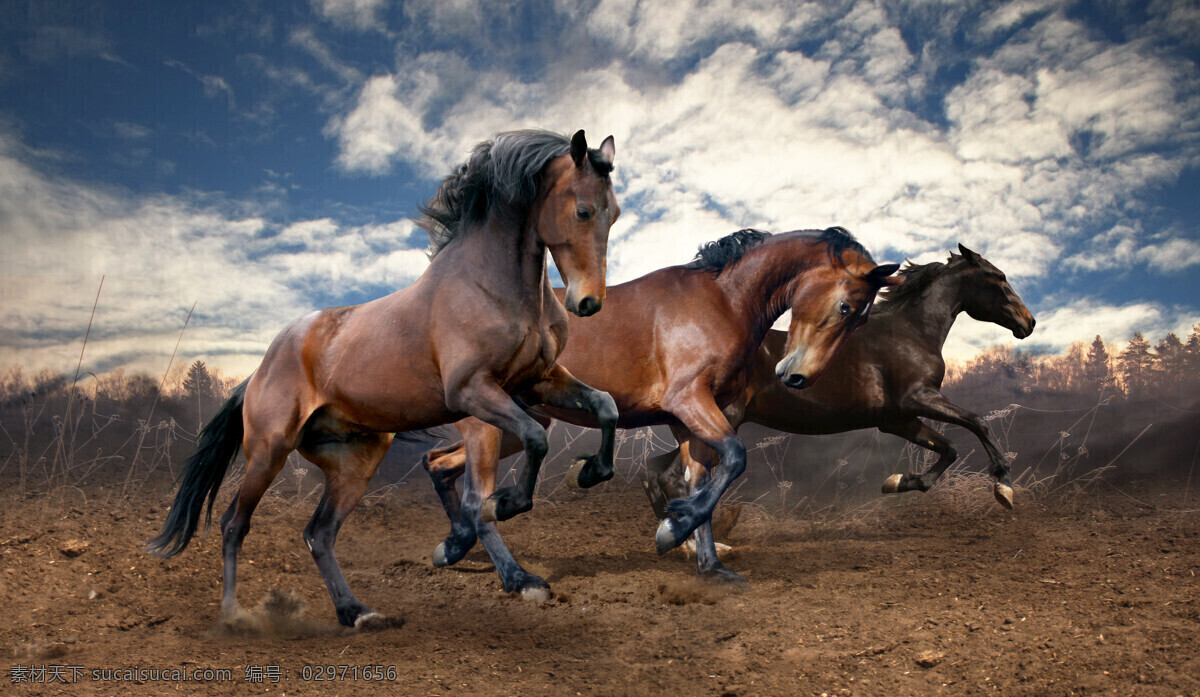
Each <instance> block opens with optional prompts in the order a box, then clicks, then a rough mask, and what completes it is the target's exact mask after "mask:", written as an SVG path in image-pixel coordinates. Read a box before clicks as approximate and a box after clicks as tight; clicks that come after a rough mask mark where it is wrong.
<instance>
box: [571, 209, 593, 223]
mask: <svg viewBox="0 0 1200 697" xmlns="http://www.w3.org/2000/svg"><path fill="white" fill-rule="evenodd" d="M575 217H576V218H579V219H580V220H591V219H592V211H591V210H590V209H588V208H587V207H586V206H578V207H576V208H575Z"/></svg>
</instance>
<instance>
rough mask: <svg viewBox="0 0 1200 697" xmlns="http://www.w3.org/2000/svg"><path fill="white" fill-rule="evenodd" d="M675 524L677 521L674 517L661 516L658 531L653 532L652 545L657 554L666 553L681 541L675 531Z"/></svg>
mask: <svg viewBox="0 0 1200 697" xmlns="http://www.w3.org/2000/svg"><path fill="white" fill-rule="evenodd" d="M676 525H678V523H677V522H676V521H675V519H674V518H663V520H662V522H661V523H659V524H658V531H657V532H655V533H654V546H655V548H656V549H657V550H658V553H659V554H666V553H667V552H670V551H671V550H673V549H675V548H676V547H678V546H679V545H680V544H681V543H682V542H683V540H681V539H680V538H679V535H677V534H676V532H675V526H676Z"/></svg>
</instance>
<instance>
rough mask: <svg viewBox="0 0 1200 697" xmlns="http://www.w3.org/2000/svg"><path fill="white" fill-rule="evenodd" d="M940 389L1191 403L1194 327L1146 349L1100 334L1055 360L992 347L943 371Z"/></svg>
mask: <svg viewBox="0 0 1200 697" xmlns="http://www.w3.org/2000/svg"><path fill="white" fill-rule="evenodd" d="M945 385H946V387H947V389H950V390H953V391H955V392H959V393H966V394H973V395H981V394H989V393H996V392H1010V393H1016V394H1034V393H1059V394H1087V395H1095V394H1097V393H1103V394H1109V395H1118V396H1121V397H1124V398H1126V399H1130V400H1140V399H1155V400H1164V401H1168V402H1171V403H1176V404H1185V403H1191V402H1194V401H1196V399H1197V395H1198V390H1200V323H1197V324H1196V325H1195V326H1193V327H1192V331H1191V333H1190V334H1188V337H1187V340H1186V341H1183V340H1181V339H1180V338H1179V336H1177V335H1176V334H1175V333H1173V332H1172V333H1169V334H1167V335H1166V336H1164V337H1162V338H1161V339H1159V341H1158V343H1156V344H1154V345H1153V346H1151V343H1150V341H1149V340H1147V339H1146V337H1144V336H1143V335H1142V334H1141V332H1137V333H1135V334H1134V335H1133V337H1132V338H1131V339H1130V340H1129V343H1128V344H1127V345H1126V346H1125V348H1124V349H1121V350H1119V351H1118V350H1116V348H1115V347H1114V346H1113V345H1112V344H1108V343H1106V342H1105V341H1104V338H1103V337H1101V336H1100V335H1097V336H1096V338H1095V339H1093V340H1092V342H1091V343H1090V344H1088V343H1086V342H1082V341H1079V342H1075V343H1073V344H1071V346H1070V347H1068V348H1067V350H1066V351H1065V352H1064V353H1062V354H1057V355H1055V354H1047V355H1032V354H1030V353H1028V352H1024V351H1020V350H1016V349H1014V348H1013V347H1010V346H995V347H992V348H990V349H987V350H985V351H983V352H981V353H979V354H978V355H977V356H975V357H974V358H973V359H971V360H969V361H966V362H963V363H959V364H951V365H950V366H948V369H947V375H946V381H945ZM997 396H999V395H997Z"/></svg>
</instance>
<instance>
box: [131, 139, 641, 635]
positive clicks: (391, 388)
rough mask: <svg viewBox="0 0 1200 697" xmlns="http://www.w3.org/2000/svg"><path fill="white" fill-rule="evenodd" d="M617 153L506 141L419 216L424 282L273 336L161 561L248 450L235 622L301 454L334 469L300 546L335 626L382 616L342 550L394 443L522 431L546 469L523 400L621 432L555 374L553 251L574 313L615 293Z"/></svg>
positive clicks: (231, 607) (179, 546)
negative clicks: (465, 428)
mask: <svg viewBox="0 0 1200 697" xmlns="http://www.w3.org/2000/svg"><path fill="white" fill-rule="evenodd" d="M613 155H614V146H613V140H612V138H611V137H609V138H608V139H606V140H605V141H604V142H603V143H602V144H601V146H600V147H599V149H595V150H589V149H588V146H587V142H586V140H585V139H584V135H583V131H579V132H578V133H576V134H575V136H574V137H573V138H571V139H570V140H568V139H567V138H566V137H564V136H561V135H558V134H554V133H548V132H545V131H519V132H513V133H505V134H501V135H499V136H497V137H496V139H495V141H494V142H485V143H482V144H480V145H478V146H476V148H475V149H474V151H473V152H472V154H471V157H470V159H469V161H468V162H467V163H466V164H464V165H462V166H460V167H459V168H458V169H457V170H456V171H455V173H454V174H452V175H450V176H449V177H447V178H446V179H445V181H443V182H442V185H441V187H440V188H439V189H438V193H437V195H436V196H435V197H434V198H433V199H432V200H431V201H430V203H429V205H428V206H427V207H426V208H424V209H423V212H424V213H425V217H424V218H423V220H422V221H421V224H422V226H423V227H424V228H425V229H426V230H427V231H428V232H429V235H430V240H431V244H430V250H431V261H430V264H429V268H428V269H426V271H425V273H424V274H422V275H421V277H420V278H418V279H417V280H416V281H415V282H414V283H413V284H412V285H410V286H408V287H407V288H404V289H403V290H400V291H398V292H396V293H393V294H392V295H389V296H387V297H384V298H380V299H378V300H373V301H371V302H368V303H365V304H362V305H357V306H353V307H339V308H333V309H328V310H321V311H319V312H313V313H311V314H309V315H307V316H305V317H302V318H300V319H299V320H297V321H295V322H293V323H292V324H290V325H288V327H287V328H285V329H284V330H283V331H282V332H280V334H279V336H278V337H276V338H275V340H274V342H272V344H271V346H270V348H269V349H267V353H266V356H264V357H263V362H262V365H260V366H259V368H258V370H256V371H255V373H254V374H253V375H252V376H251V377H250V379H249V380H248V381H247V382H246V383H244V384H243V385H242V386H240V387H239V388H238V389H237V390H236V391H235V392H234V395H233V396H232V397H231V398H230V399H229V401H227V402H226V403H225V405H224V406H223V407H222V408H221V410H220V412H219V413H218V414H217V415H216V417H215V418H214V419H213V420H212V421H211V422H210V423H209V424H208V425H207V426H206V427H205V429H204V432H203V434H202V436H201V442H200V446H199V449H198V450H197V452H196V454H194V455H193V456H192V458H191V459H190V460H189V461H188V464H187V467H186V468H185V470H184V473H183V475H182V483H181V485H180V488H179V492H178V493H177V495H176V497H175V503H174V505H173V506H172V508H171V511H170V514H169V515H168V517H167V520H166V522H165V524H164V525H163V529H162V532H161V533H160V534H159V535H158V536H157V537H155V538H154V539H153V540H151V541H150V543H149V546H150V548H151V549H152V550H154V551H156V552H157V553H159V554H161V555H163V556H170V555H173V554H177V553H179V552H180V551H182V550H183V548H184V547H185V546H186V545H187V543H188V541H189V540H190V539H191V537H192V535H193V534H194V532H195V530H196V525H197V521H198V519H199V516H200V510H201V508H202V507H203V503H204V498H205V497H206V496H207V497H208V509H209V515H210V516H211V512H212V505H213V501H214V499H215V498H216V494H217V490H218V489H219V488H220V485H221V480H222V478H223V477H224V475H225V471H226V469H227V468H228V465H229V462H230V461H231V460H232V458H233V457H234V455H236V453H237V450H238V448H239V446H240V447H242V448H244V450H245V452H246V477H245V480H244V481H243V482H242V485H241V487H240V489H239V491H238V493H237V496H236V497H235V498H234V500H233V501H232V502H231V504H230V506H229V509H228V510H227V511H226V512H225V515H224V516H223V517H222V519H221V528H222V534H223V554H224V566H225V569H224V590H223V593H222V596H221V611H222V615H223V616H224V617H226V618H228V617H231V616H233V615H234V614H235V612H236V611H237V596H236V590H235V589H236V576H237V556H238V551H239V549H240V547H241V544H242V540H243V538H244V537H245V536H246V533H247V532H248V531H249V529H250V516H251V514H252V513H253V511H254V508H255V506H256V505H257V504H258V501H259V499H260V498H261V497H262V495H263V493H264V492H265V491H266V490H267V487H268V486H270V484H271V481H272V480H274V479H275V476H276V475H277V474H278V473H279V471H280V468H282V467H283V464H284V461H285V459H286V458H287V456H288V453H290V452H292V451H293V450H299V451H300V454H301V455H303V456H304V457H305V458H307V459H308V460H310V461H311V462H313V463H314V464H316V465H317V466H318V467H320V468H321V469H322V470H323V471H324V473H325V493H324V495H323V496H322V497H321V501H320V503H319V504H318V505H317V509H316V512H315V513H314V514H313V517H312V520H311V521H310V522H309V524H308V526H307V527H306V528H305V530H304V540H305V542H306V543H307V544H308V547H309V549H310V550H311V551H312V555H313V559H315V560H316V563H317V568H318V569H319V570H320V572H321V576H322V578H323V579H324V581H325V586H326V587H327V588H328V589H329V594H330V596H331V597H332V599H333V604H334V607H335V608H336V610H337V617H338V620H339V621H340V622H341V623H342V624H344V625H348V626H358V625H360V624H361V623H362V622H364V621H368V620H370V619H371V618H373V617H376V616H377V615H376V613H373V612H372V611H371V609H370V608H368V607H367V606H365V605H363V604H362V603H361V602H359V601H358V600H357V599H356V598H355V597H354V594H353V593H351V591H350V588H349V586H347V584H346V580H345V578H344V577H343V576H342V572H341V569H340V568H339V566H338V563H337V560H336V559H335V558H334V553H333V546H334V540H335V537H336V536H337V532H338V529H339V528H340V527H341V524H342V521H343V519H344V518H345V517H346V515H347V514H348V513H349V512H350V511H351V510H352V509H353V508H354V506H355V505H356V504H357V503H358V501H359V499H360V498H361V497H362V495H363V492H364V490H365V489H366V486H367V481H368V480H369V479H370V477H371V475H372V474H373V473H374V472H375V469H376V467H377V466H378V464H379V461H380V459H381V458H382V457H383V455H384V453H385V452H387V449H388V446H389V444H390V443H391V442H392V438H393V436H392V434H393V433H395V432H397V431H413V430H418V429H424V428H428V427H431V426H435V425H439V424H444V423H448V422H451V421H455V420H458V419H462V418H464V417H465V416H467V415H471V416H475V417H478V418H480V419H483V420H484V421H486V422H487V423H490V424H493V425H495V426H496V427H497V428H500V429H503V430H505V431H506V432H509V433H513V434H516V435H517V436H518V437H519V438H520V440H521V442H522V443H523V444H524V445H525V447H526V449H527V451H528V452H529V454H530V463H531V466H532V468H533V469H534V470H535V472H536V465H537V460H539V459H540V458H541V457H542V456H543V455H544V453H545V452H546V432H545V430H544V429H543V428H542V426H541V425H539V424H538V422H536V421H534V420H533V419H532V418H530V417H529V416H527V415H526V414H525V412H524V410H522V408H521V407H520V406H518V403H517V402H516V401H514V397H517V398H519V399H521V400H523V401H525V402H526V403H530V404H536V403H542V402H546V403H549V404H563V405H570V406H572V407H576V408H582V409H585V410H590V411H592V412H593V413H594V414H595V418H597V420H598V421H599V422H601V423H603V424H612V423H615V421H616V409H615V407H614V406H613V403H612V400H611V399H610V398H608V396H607V395H605V394H603V393H602V392H597V391H596V390H593V389H591V388H589V387H587V386H586V385H583V384H582V383H580V382H579V381H578V380H575V379H574V378H572V377H571V375H570V374H569V373H567V372H566V371H565V370H562V369H561V368H557V367H556V366H555V365H554V359H555V358H556V357H557V356H558V353H559V352H560V351H561V350H562V345H563V343H564V341H565V340H566V335H565V329H566V314H567V313H566V311H565V310H564V308H563V306H562V304H561V303H560V302H559V301H558V300H556V299H555V298H554V296H553V294H552V293H551V289H550V283H549V279H548V277H547V275H546V252H547V250H549V253H550V256H551V257H552V258H553V259H554V263H555V264H556V265H557V267H558V269H559V271H560V273H561V274H562V276H563V278H564V279H565V280H566V283H567V286H568V289H567V293H566V306H567V308H569V309H570V310H571V311H572V312H574V313H576V314H578V315H581V316H583V315H589V314H592V313H595V312H597V311H599V310H600V306H601V303H602V302H603V301H604V297H605V292H606V288H605V284H604V277H605V263H606V253H607V240H608V231H609V228H610V227H611V226H612V224H613V221H615V220H616V218H617V216H618V215H619V213H620V208H619V207H618V205H617V201H616V198H615V196H614V194H613V188H612V182H611V180H610V177H609V176H608V175H609V172H610V171H611V170H612V160H613Z"/></svg>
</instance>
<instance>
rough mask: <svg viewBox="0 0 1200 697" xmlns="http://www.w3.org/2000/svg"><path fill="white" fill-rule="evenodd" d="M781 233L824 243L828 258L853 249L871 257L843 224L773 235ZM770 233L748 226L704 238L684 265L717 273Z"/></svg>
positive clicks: (764, 239)
mask: <svg viewBox="0 0 1200 697" xmlns="http://www.w3.org/2000/svg"><path fill="white" fill-rule="evenodd" d="M783 235H798V236H806V237H809V238H810V244H824V245H825V246H826V250H825V251H826V253H827V254H828V255H829V259H830V260H831V261H834V260H836V261H839V262H840V261H841V260H842V255H843V254H844V253H845V252H846V250H854V251H855V252H857V253H859V254H860V255H862V256H863V257H865V258H866V259H868V260H870V259H871V254H870V252H868V251H867V250H866V248H864V247H863V246H862V245H861V244H860V243H859V242H858V240H856V239H854V235H852V234H850V231H849V230H847V229H846V228H844V227H831V228H826V229H824V230H793V231H792V232H785V233H782V234H781V235H777V236H776V237H782V236H783ZM771 237H772V235H771V233H769V232H763V231H762V230H753V229H750V228H746V229H744V230H738V231H737V232H734V233H730V234H728V235H726V236H724V237H722V238H721V239H719V240H714V241H712V242H706V243H704V244H703V245H701V246H700V250H699V251H698V252H696V258H695V259H693V260H692V261H691V262H690V263H688V264H687V265H686V266H685V267H684V268H688V269H695V270H699V271H709V272H712V273H716V274H719V273H721V272H722V271H724V270H725V269H726V268H728V267H729V266H732V265H733V264H736V263H737V262H738V261H739V260H740V259H741V258H742V257H744V256H745V255H746V252H748V251H750V250H751V249H753V248H754V247H757V246H758V245H760V244H762V243H763V242H765V241H766V240H768V239H770V238H771Z"/></svg>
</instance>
